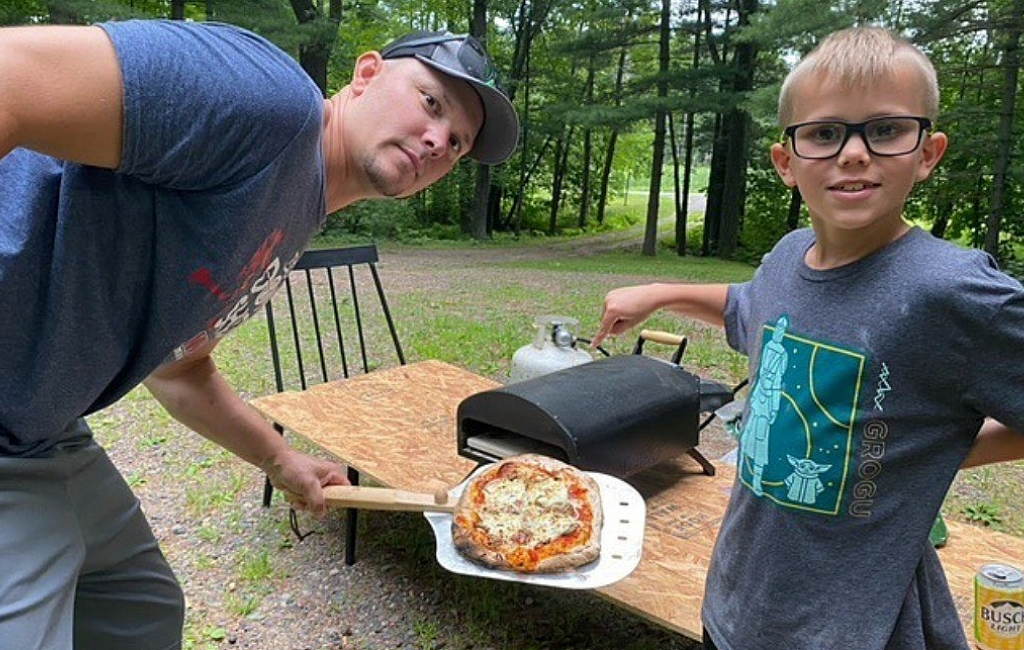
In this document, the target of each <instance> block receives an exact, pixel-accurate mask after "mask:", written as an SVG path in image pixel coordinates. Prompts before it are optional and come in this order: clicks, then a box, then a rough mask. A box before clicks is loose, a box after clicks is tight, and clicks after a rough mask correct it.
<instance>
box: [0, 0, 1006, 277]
mask: <svg viewBox="0 0 1024 650" xmlns="http://www.w3.org/2000/svg"><path fill="white" fill-rule="evenodd" d="M132 17H158V18H172V19H183V20H196V21H203V20H217V21H221V22H229V23H234V24H238V25H241V26H244V27H247V28H249V29H252V30H254V31H256V32H258V33H260V34H262V35H264V36H266V37H267V38H269V39H270V40H272V41H273V42H275V43H276V44H278V45H279V46H280V47H282V48H283V49H285V50H286V51H288V52H290V53H292V54H293V55H294V56H295V57H296V59H298V60H299V61H300V62H301V64H302V66H303V67H304V68H305V69H306V71H307V72H308V73H309V74H310V76H311V77H312V78H313V80H314V81H315V82H316V83H317V84H318V85H319V86H320V88H321V89H322V91H323V92H324V94H325V95H329V94H333V93H334V92H336V91H337V90H338V89H340V88H341V87H342V86H344V85H345V84H346V83H347V82H348V79H349V77H350V74H351V70H352V63H353V61H354V59H355V57H356V56H357V55H358V54H359V53H361V52H363V51H365V50H367V49H380V48H381V47H383V45H384V44H386V43H387V42H388V41H389V40H391V39H392V38H395V37H397V36H400V35H402V34H404V33H406V32H408V31H410V30H414V29H431V30H435V29H449V30H451V31H453V32H469V33H472V34H474V35H475V36H477V37H478V38H480V39H481V40H483V41H485V42H486V44H487V47H488V49H489V50H490V52H491V53H492V55H493V58H494V59H495V62H496V64H497V67H498V69H499V71H500V73H501V76H500V83H501V85H502V86H503V87H504V88H505V89H506V90H507V91H508V93H509V95H510V96H511V97H512V98H513V101H514V102H515V104H516V106H517V108H518V110H519V113H520V116H521V119H522V132H521V137H520V146H519V149H518V150H517V151H516V154H515V155H514V156H513V158H512V159H511V160H510V161H508V162H507V163H506V164H503V165H501V166H498V167H496V168H488V167H485V166H482V165H478V164H476V163H473V162H471V161H465V162H463V163H462V164H460V166H459V167H458V168H457V169H456V171H455V172H454V173H452V174H451V175H450V176H449V177H448V178H447V179H445V180H444V181H443V182H441V183H439V184H437V185H435V186H434V187H432V188H430V189H428V190H427V191H425V192H423V193H421V194H419V195H418V196H416V197H414V198H411V199H407V200H402V201H370V202H363V203H361V204H357V205H355V206H352V207H350V208H348V209H346V210H345V211H344V212H342V213H338V214H336V215H332V216H331V219H330V220H329V226H328V231H327V233H326V234H327V236H328V237H330V236H332V235H334V236H340V237H345V236H348V235H356V236H364V237H370V238H375V239H393V240H395V239H397V240H403V241H409V240H416V239H431V240H436V239H454V238H465V237H471V238H475V239H478V240H487V239H493V238H501V237H504V236H506V235H511V236H513V237H517V238H521V237H527V236H541V235H554V234H560V235H573V234H576V233H583V232H588V233H592V232H595V231H601V230H609V229H616V228H622V227H626V226H630V225H635V224H633V223H630V222H631V221H633V222H636V221H638V220H639V221H642V222H643V226H644V240H643V248H642V251H643V253H644V254H645V255H654V254H655V253H656V252H657V250H658V248H659V247H669V248H672V249H673V250H675V251H676V252H677V253H678V254H679V255H699V256H713V257H719V258H723V259H734V260H747V261H756V260H759V259H760V257H761V255H762V254H763V253H765V252H766V251H767V250H769V249H770V248H771V246H772V245H773V244H774V243H775V242H776V241H777V240H778V239H779V238H780V237H781V236H782V235H783V234H785V233H786V232H788V231H790V230H792V229H794V228H796V227H799V226H801V225H805V224H806V219H807V216H806V210H805V209H804V208H803V207H802V205H801V202H800V197H799V195H798V194H797V193H796V192H795V191H792V192H791V191H790V190H787V189H786V188H785V187H784V186H783V185H782V184H781V182H780V181H779V180H778V179H777V178H776V176H775V173H774V171H773V170H772V168H771V165H770V161H769V158H768V153H767V152H768V147H769V146H770V144H771V143H772V142H774V141H776V140H777V139H778V137H779V132H780V127H779V125H778V124H777V120H776V99H777V96H778V88H779V85H780V83H781V80H782V79H783V77H784V76H785V74H786V72H787V70H788V69H789V66H790V65H791V64H792V63H793V62H795V61H796V60H797V59H798V58H799V57H800V56H801V55H802V54H804V53H806V52H807V51H809V50H810V49H811V48H812V47H813V46H814V45H815V44H816V43H817V42H818V41H819V40H820V38H821V37H822V36H823V35H825V34H827V33H829V32H831V31H834V30H836V29H839V28H843V27H846V26H850V25H854V24H864V23H873V24H880V25H884V26H887V27H890V28H892V29H894V30H897V31H899V32H900V33H902V34H904V35H905V36H906V37H907V38H909V39H910V40H912V41H913V42H914V43H916V44H917V45H918V46H919V47H920V48H921V49H922V50H923V51H924V52H926V53H927V54H928V56H929V57H930V58H931V59H932V61H933V62H934V64H935V66H936V68H937V70H938V74H939V80H940V85H941V93H942V105H941V115H940V118H939V120H938V124H937V128H938V129H940V130H942V131H944V132H945V133H947V134H948V135H949V137H950V141H951V147H950V150H949V152H948V153H947V155H946V158H945V160H944V161H943V163H942V164H941V165H940V167H939V169H938V170H937V172H936V174H935V175H934V176H933V178H932V180H931V181H930V182H928V183H926V184H924V185H922V186H920V187H918V189H916V190H915V193H914V194H913V195H912V198H911V200H910V202H909V204H908V206H907V210H906V216H907V217H908V218H909V219H911V220H913V221H915V222H916V223H919V224H921V225H922V226H924V227H927V228H929V229H930V230H931V231H932V232H933V233H934V234H935V235H937V236H940V237H944V238H946V239H951V240H954V241H957V242H959V243H961V244H963V245H965V246H972V247H977V248H984V249H985V250H987V251H989V252H990V253H992V254H993V255H994V256H996V258H997V259H998V260H999V261H1000V263H1001V264H1002V265H1003V266H1004V268H1006V269H1007V270H1008V271H1010V272H1011V273H1015V274H1016V275H1018V276H1020V275H1022V273H1021V271H1024V248H1022V247H1021V245H1022V244H1024V211H1022V210H1021V209H1020V208H1021V203H1022V201H1024V193H1022V170H1021V167H1020V164H1019V156H1020V152H1021V148H1022V137H1021V134H1020V129H1019V128H1018V127H1017V125H1018V124H1019V123H1020V119H1019V113H1020V111H1021V108H1020V107H1019V104H1020V102H1019V101H1018V98H1019V96H1020V92H1021V90H1020V83H1019V72H1020V44H1021V36H1022V31H1024V0H938V1H934V0H933V1H930V2H929V1H923V0H896V1H892V0H890V1H883V0H828V1H825V0H774V1H766V0H572V1H569V0H462V1H459V0H347V1H344V2H343V1H342V0H200V1H185V0H3V1H2V2H0V24H29V23H90V22H95V21H100V20H107V19H112V18H114V19H126V18H132ZM211 65H216V63H215V62H212V61H211ZM696 170H700V172H701V173H697V172H696ZM637 191H640V196H641V197H642V198H641V199H640V200H644V201H646V210H644V211H640V210H635V209H634V210H631V211H616V210H614V206H615V205H616V204H617V202H618V203H622V202H625V201H626V200H627V199H628V197H629V195H630V194H631V193H635V192H637ZM694 193H697V194H703V195H705V197H706V209H705V212H704V214H703V216H702V215H699V214H696V215H693V214H688V210H687V208H686V206H687V205H688V203H687V201H686V200H685V199H684V197H687V196H688V195H690V194H694ZM666 201H667V202H671V207H672V212H674V215H675V219H674V228H672V229H671V230H670V232H667V233H664V232H663V233H659V232H658V216H659V213H660V214H664V211H663V206H662V202H666Z"/></svg>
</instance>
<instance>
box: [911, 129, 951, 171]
mask: <svg viewBox="0 0 1024 650" xmlns="http://www.w3.org/2000/svg"><path fill="white" fill-rule="evenodd" d="M927 137H928V139H927V140H925V142H924V146H922V147H921V163H920V164H919V165H918V166H917V180H918V182H920V181H923V180H926V179H927V178H928V177H929V176H931V175H932V170H933V169H935V166H936V165H938V164H939V161H940V160H942V156H943V155H944V154H945V153H946V147H948V146H949V139H948V138H947V137H946V134H945V133H942V132H941V131H937V132H935V133H932V134H931V135H929V136H927Z"/></svg>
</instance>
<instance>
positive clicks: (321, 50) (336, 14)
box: [290, 0, 342, 97]
mask: <svg viewBox="0 0 1024 650" xmlns="http://www.w3.org/2000/svg"><path fill="white" fill-rule="evenodd" d="M290 2H291V6H292V11H293V12H294V13H295V19H296V20H297V21H298V22H299V24H300V25H306V24H309V23H314V24H316V26H317V29H316V30H315V35H314V36H313V38H312V40H311V41H310V42H309V43H306V44H305V45H302V46H300V47H299V65H301V66H302V69H303V70H305V71H306V74H308V75H309V77H310V79H312V80H313V83H315V84H316V85H317V88H319V89H320V94H321V95H323V96H325V97H326V96H327V62H328V61H330V58H331V50H333V49H334V41H335V39H336V37H337V36H338V25H339V24H340V23H341V2H342V0H331V1H330V2H329V5H328V2H327V0H324V6H325V7H326V11H327V14H326V15H324V14H321V13H320V3H318V2H314V1H313V0H290Z"/></svg>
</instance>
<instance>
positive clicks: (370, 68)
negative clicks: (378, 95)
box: [350, 52, 384, 95]
mask: <svg viewBox="0 0 1024 650" xmlns="http://www.w3.org/2000/svg"><path fill="white" fill-rule="evenodd" d="M383 70H384V59H382V58H381V56H380V52H364V53H363V54H360V55H359V58H358V59H356V66H355V70H354V71H353V72H352V83H351V84H350V86H351V89H352V93H353V94H355V95H361V94H362V93H363V92H364V91H365V90H366V87H367V86H368V85H369V84H370V82H371V81H373V78H374V77H376V76H377V75H379V74H380V73H381V72H382V71H383Z"/></svg>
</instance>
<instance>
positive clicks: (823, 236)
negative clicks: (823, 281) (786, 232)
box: [804, 219, 910, 271]
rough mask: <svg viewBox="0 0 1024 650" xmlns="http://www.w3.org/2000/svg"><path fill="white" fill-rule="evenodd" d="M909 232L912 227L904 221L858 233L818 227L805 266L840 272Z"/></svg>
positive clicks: (815, 227) (805, 257) (805, 258)
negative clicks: (838, 269) (836, 269)
mask: <svg viewBox="0 0 1024 650" xmlns="http://www.w3.org/2000/svg"><path fill="white" fill-rule="evenodd" d="M908 232H910V225H909V224H907V222H906V221H903V219H900V220H899V221H898V222H896V223H893V224H891V225H890V226H887V227H884V228H873V229H870V230H856V231H850V230H838V229H835V228H823V227H821V226H820V225H818V224H815V226H814V234H815V236H816V237H815V239H816V240H815V242H814V245H813V246H811V247H810V248H809V249H808V250H807V253H806V254H805V255H804V262H805V263H806V264H807V266H809V267H811V268H812V269H815V270H818V271H826V270H828V269H835V268H839V267H841V266H845V265H847V264H852V263H853V262H856V261H857V260H860V259H863V258H865V257H867V256H868V255H870V254H872V253H874V252H875V251H878V250H881V249H883V248H885V247H886V246H888V245H889V244H891V243H893V242H894V241H896V240H897V239H899V238H900V237H902V236H903V235H905V234H907V233H908Z"/></svg>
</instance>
